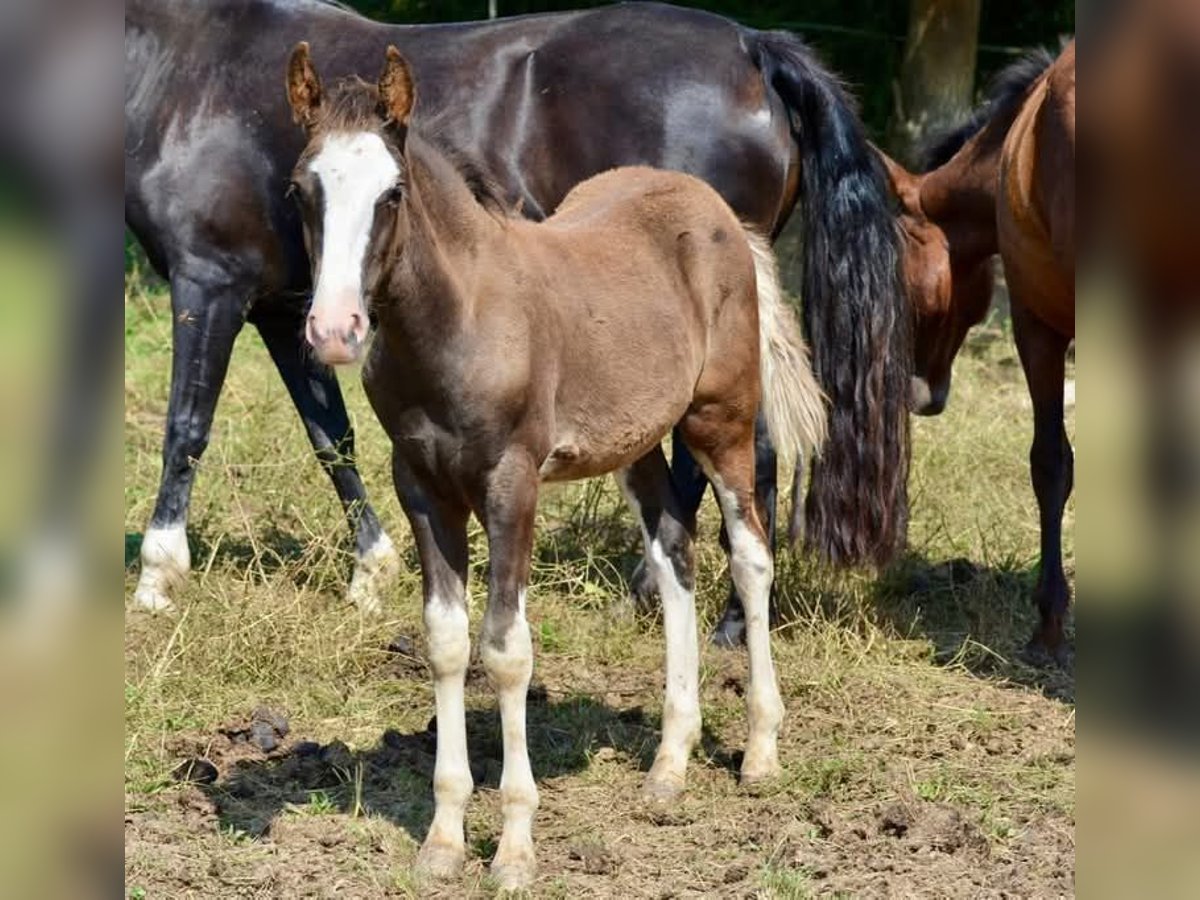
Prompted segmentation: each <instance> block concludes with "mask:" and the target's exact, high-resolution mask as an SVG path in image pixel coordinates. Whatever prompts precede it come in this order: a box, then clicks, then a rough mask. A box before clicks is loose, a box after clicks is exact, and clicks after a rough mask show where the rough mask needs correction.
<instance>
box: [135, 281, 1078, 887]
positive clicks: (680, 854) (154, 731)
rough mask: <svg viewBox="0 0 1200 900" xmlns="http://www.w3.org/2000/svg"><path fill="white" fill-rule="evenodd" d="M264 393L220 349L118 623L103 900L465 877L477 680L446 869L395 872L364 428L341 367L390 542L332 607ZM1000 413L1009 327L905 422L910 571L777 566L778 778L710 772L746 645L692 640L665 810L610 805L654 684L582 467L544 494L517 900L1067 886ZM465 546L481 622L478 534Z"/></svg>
mask: <svg viewBox="0 0 1200 900" xmlns="http://www.w3.org/2000/svg"><path fill="white" fill-rule="evenodd" d="M128 293H129V288H128V286H127V295H128ZM169 330H170V317H169V309H168V308H167V307H166V305H165V302H164V299H163V297H162V296H161V294H160V293H158V292H157V291H155V290H149V289H147V290H145V291H140V290H136V289H135V291H134V293H133V295H132V296H127V321H126V349H127V357H126V359H127V363H126V385H125V393H126V467H125V471H126V559H127V572H126V584H125V587H126V596H127V597H129V596H131V594H132V589H133V585H134V583H135V581H136V574H137V563H136V555H137V548H138V546H139V543H140V538H141V530H142V528H143V527H144V525H145V521H146V519H147V518H148V514H149V510H150V506H151V505H152V503H153V497H154V491H155V488H156V485H157V477H158V469H157V466H158V462H157V460H158V453H159V441H160V440H161V427H162V412H163V409H164V407H165V397H166V373H167V371H168V365H167V361H168V358H169V356H168V354H169V340H165V338H166V336H167V335H169ZM352 380H353V379H346V380H345V381H344V383H347V382H350V381H352ZM277 382H278V379H277V377H276V376H275V375H274V373H273V372H272V371H271V369H270V364H269V361H268V360H267V358H266V354H265V352H264V350H263V348H262V346H261V344H260V343H258V341H257V339H256V338H255V337H253V336H249V335H247V336H246V337H244V338H243V339H242V341H241V343H240V344H239V349H238V352H237V356H236V358H235V361H234V364H233V366H232V368H231V379H230V383H229V385H228V387H227V390H226V391H225V394H224V396H223V399H222V407H221V409H220V411H219V412H218V426H217V429H216V433H215V435H214V440H213V443H212V445H211V447H210V449H209V451H208V453H207V454H206V457H205V461H204V463H203V464H202V466H201V471H200V473H199V477H198V481H197V491H196V498H195V502H194V504H193V515H192V522H191V527H190V532H189V533H190V539H191V543H192V551H193V566H194V572H193V576H192V579H191V581H190V582H189V584H188V586H187V588H186V589H185V590H184V591H183V592H182V593H181V594H180V596H179V598H178V602H177V609H176V610H175V611H174V612H172V613H170V614H168V615H159V616H148V615H145V614H143V613H140V612H138V611H135V610H133V609H132V607H130V608H128V610H127V617H126V647H125V653H126V684H125V697H126V704H125V706H126V749H125V867H126V870H125V878H126V890H127V893H128V896H130V897H172V898H174V897H333V896H338V897H356V898H357V897H364V898H371V897H393V896H429V897H487V896H492V895H493V894H494V893H495V892H496V891H495V886H494V885H493V884H491V883H490V882H489V879H488V877H487V862H488V860H489V859H490V856H491V854H492V853H493V852H494V850H495V842H496V839H497V837H498V834H499V824H500V817H499V808H498V807H499V798H498V783H499V775H500V758H501V752H500V738H499V728H498V721H497V716H496V713H495V701H494V697H493V696H492V694H491V691H490V690H489V688H488V686H487V682H486V679H485V678H483V676H482V673H481V671H480V670H479V669H478V667H473V669H472V672H471V674H470V676H469V679H468V733H469V740H470V754H471V763H472V768H473V772H474V776H475V781H476V792H475V796H474V797H473V798H472V802H471V804H470V806H469V808H468V820H467V822H468V824H467V827H468V835H467V840H468V862H467V868H466V871H465V872H464V875H463V877H462V878H461V879H460V880H456V881H454V882H451V883H445V884H437V883H432V882H423V881H421V880H420V879H418V878H417V877H416V876H415V875H414V874H413V872H412V869H411V863H412V861H413V858H414V856H415V853H416V849H417V847H418V846H419V842H420V840H421V839H422V837H423V836H424V832H425V829H426V828H427V827H428V824H429V821H430V818H431V813H432V791H431V776H432V769H433V762H434V741H435V737H434V731H435V730H436V720H434V719H433V701H432V688H431V686H430V683H429V675H428V671H427V669H426V666H425V664H424V661H423V640H422V637H421V630H420V610H419V602H418V596H419V573H418V571H417V567H416V562H415V558H414V555H413V552H412V547H411V541H410V540H409V538H408V536H407V529H406V528H405V527H404V525H403V524H402V518H401V515H400V512H399V509H398V507H397V504H396V501H395V499H394V495H392V493H391V491H390V487H389V481H388V476H387V462H386V447H385V446H384V441H383V439H382V436H381V434H380V433H379V431H378V427H377V426H376V425H375V424H374V422H373V421H372V420H371V418H370V415H369V412H368V411H367V408H366V404H365V401H364V399H363V397H362V395H361V390H360V389H358V388H357V387H356V386H354V385H352V384H347V390H348V393H349V402H350V406H351V409H352V412H353V414H354V415H355V418H356V424H357V427H358V429H359V433H360V438H359V446H360V448H361V454H362V468H363V471H364V477H365V480H366V482H367V484H368V487H369V488H370V489H371V490H372V491H373V496H374V499H375V502H376V504H377V506H378V507H379V509H380V512H381V517H382V518H383V520H384V523H385V526H386V527H387V528H388V530H389V533H390V534H392V536H393V537H394V538H395V539H396V542H397V544H398V546H399V547H400V549H401V552H402V553H403V554H404V557H405V560H406V562H405V570H404V572H403V573H402V574H401V576H400V578H399V580H398V582H397V584H396V585H395V588H394V596H393V598H392V599H391V600H390V602H389V607H388V609H387V612H386V615H385V616H384V617H383V618H382V619H380V620H378V621H360V620H359V618H358V616H357V614H356V613H354V612H353V611H352V610H350V609H349V608H348V607H346V606H345V605H344V601H343V600H342V599H341V596H340V591H341V589H342V585H343V584H344V580H345V578H346V575H347V573H348V571H349V564H350V563H349V551H348V548H347V541H346V539H345V535H344V534H343V528H344V526H343V524H342V521H341V516H340V513H339V511H338V509H337V506H336V502H335V500H334V497H333V494H332V491H331V490H330V489H329V485H328V482H327V481H326V480H325V479H324V476H323V475H322V474H321V473H320V471H319V469H318V468H317V466H316V464H315V463H314V462H313V461H312V460H311V458H310V456H309V454H308V450H307V447H306V445H305V441H304V437H303V433H302V431H301V429H300V428H299V427H298V423H296V422H295V418H294V414H293V413H292V412H291V410H290V408H289V406H288V402H287V399H286V395H285V393H284V391H283V389H282V387H281V386H280V385H278V383H277ZM1028 419H1029V409H1028V400H1027V398H1026V397H1025V395H1024V388H1023V386H1022V384H1021V380H1020V373H1019V369H1018V368H1017V366H1016V365H1015V361H1014V354H1013V351H1012V347H1011V340H1010V339H1009V338H1008V337H1007V336H1006V335H1005V334H1004V332H1003V329H1002V328H993V329H991V330H987V329H985V330H984V331H983V332H981V333H980V335H979V336H977V337H976V338H975V339H974V340H973V342H972V345H971V347H970V348H969V352H968V354H967V355H966V356H965V357H964V358H963V359H962V360H960V363H959V367H958V370H957V372H956V380H955V386H954V398H953V400H952V407H951V409H949V410H948V411H947V412H946V414H945V415H944V416H943V417H941V418H940V419H939V420H931V421H927V422H926V421H922V422H918V423H917V426H916V428H917V430H916V434H915V436H914V449H915V459H914V470H913V480H912V485H913V488H912V494H913V528H912V545H913V547H912V552H911V554H910V556H909V557H908V558H907V559H906V560H904V561H903V562H902V563H901V564H899V565H898V566H897V567H896V568H895V569H894V570H892V571H890V572H888V573H885V574H884V576H883V577H882V578H879V579H877V578H875V577H874V576H873V575H871V574H870V573H849V574H846V575H830V574H828V573H823V572H820V571H818V570H817V569H815V567H814V566H813V565H812V564H811V563H809V562H807V561H805V560H803V559H799V558H797V557H795V556H792V555H791V554H789V553H784V554H783V556H781V559H780V563H779V573H778V583H779V588H780V593H781V598H782V601H783V605H784V607H785V609H786V611H787V613H788V617H789V619H790V620H791V622H792V624H791V625H789V626H788V627H787V628H784V629H782V630H781V631H780V633H779V634H778V635H777V637H776V640H775V641H774V650H775V654H776V660H777V666H778V669H779V675H780V683H781V689H782V691H783V694H784V698H785V702H786V705H787V718H786V722H785V727H784V732H783V734H782V736H781V743H780V755H781V759H782V762H783V764H784V769H785V773H784V776H783V777H782V778H781V779H780V780H779V781H778V782H776V783H773V784H770V785H766V786H762V787H760V788H758V789H756V790H753V791H749V790H746V789H743V788H741V787H739V785H738V783H737V778H736V772H737V765H738V762H739V751H740V748H741V746H742V742H743V740H744V736H745V715H744V697H743V690H744V687H745V684H746V662H745V654H744V653H743V652H729V651H722V650H718V649H716V648H713V647H706V648H705V650H704V654H703V659H702V712H703V716H704V721H705V730H704V737H703V741H702V746H701V748H700V749H699V750H698V751H697V753H696V754H695V755H694V756H693V759H692V761H691V768H690V770H689V781H688V789H687V791H686V793H685V795H684V797H683V798H682V799H681V800H680V801H678V802H677V803H676V804H674V805H672V806H670V807H667V808H662V807H657V806H648V805H646V804H644V803H643V802H641V801H640V800H639V798H638V789H639V785H640V783H641V779H642V778H643V777H644V774H645V771H646V769H647V768H648V766H649V762H650V760H651V759H652V757H653V753H654V749H655V745H656V741H657V733H658V732H657V729H658V724H659V716H660V713H661V704H662V696H661V692H662V679H663V675H662V668H661V665H662V635H661V631H660V629H659V627H658V625H657V623H656V622H654V621H653V620H649V619H641V618H638V617H636V616H634V615H633V614H632V612H631V611H630V610H629V608H628V607H627V606H626V605H625V604H624V603H623V602H622V600H621V598H622V596H623V583H624V579H625V578H626V577H627V576H628V574H629V571H630V569H631V568H632V565H633V563H634V560H635V559H636V554H635V551H636V544H637V536H636V531H635V529H634V527H633V524H632V522H631V521H630V520H629V518H628V516H627V515H626V514H625V513H624V512H623V510H622V509H621V506H620V502H619V498H618V497H617V493H616V491H615V489H614V488H613V487H612V486H611V485H609V484H607V483H603V482H597V483H594V484H588V485H582V486H575V487H570V488H566V489H562V490H558V491H555V492H552V493H551V494H550V495H549V496H547V498H546V499H545V500H544V502H543V504H542V507H541V511H540V521H539V538H538V546H537V550H536V555H535V565H534V579H533V586H532V588H531V592H530V602H529V608H530V620H531V626H532V628H533V632H534V642H535V660H536V661H535V670H534V684H533V686H532V688H531V691H530V706H529V736H530V750H531V758H532V762H533V768H534V773H535V776H536V778H537V780H538V786H539V790H540V792H541V807H540V809H539V811H538V814H537V818H536V822H535V832H534V834H535V840H536V842H537V859H538V866H539V875H538V880H537V882H536V884H535V886H534V889H533V891H532V893H533V895H535V896H538V897H564V898H565V897H570V898H576V897H630V898H633V897H638V898H641V897H650V898H667V897H781V898H782V897H787V898H796V897H810V896H814V897H815V896H854V897H972V898H975V897H1062V896H1073V894H1074V867H1075V812H1074V809H1075V706H1074V698H1075V689H1074V673H1073V671H1070V670H1068V671H1063V670H1058V669H1053V670H1047V669H1040V668H1035V667H1031V666H1029V665H1026V664H1025V663H1024V662H1022V660H1021V655H1020V651H1021V647H1022V645H1023V642H1024V639H1025V638H1026V637H1027V636H1028V634H1029V632H1030V630H1031V629H1032V626H1033V622H1034V618H1035V615H1034V613H1033V611H1032V609H1031V608H1030V606H1029V600H1028V597H1029V592H1030V589H1031V587H1032V584H1033V580H1034V578H1035V564H1036V547H1037V519H1036V510H1035V507H1034V505H1033V498H1032V493H1031V491H1030V490H1029V487H1028V474H1027V470H1026V462H1025V460H1026V458H1027V457H1026V452H1027V451H1026V448H1027V442H1028V440H1029V435H1030V425H1029V422H1028ZM1071 521H1073V507H1072V510H1071V511H1070V512H1069V520H1068V531H1070V524H1071ZM702 531H703V533H702V536H701V545H700V549H699V551H698V557H699V566H700V574H699V581H698V594H699V599H700V606H701V609H702V621H703V623H704V627H708V625H710V624H711V622H712V620H713V618H714V617H715V616H716V615H717V613H718V612H719V609H720V605H721V602H722V600H723V597H724V591H725V589H726V588H725V585H726V584H727V574H726V572H725V568H724V561H723V558H722V556H721V553H720V550H719V548H718V546H717V540H716V522H715V517H714V514H713V511H712V510H711V509H709V510H708V512H707V513H706V518H705V519H704V521H703V527H702ZM472 546H473V551H474V553H473V556H474V561H473V565H474V567H475V571H474V573H473V586H472V597H473V603H472V607H473V608H472V619H473V621H474V622H476V623H477V622H478V617H479V615H480V614H481V605H482V595H481V590H482V588H481V584H482V583H483V577H482V575H483V572H484V566H485V563H486V560H485V558H484V557H485V553H484V548H483V544H482V542H481V538H480V535H479V534H478V532H475V533H474V534H473V542H472ZM1067 556H1068V560H1069V562H1070V563H1071V564H1072V565H1073V543H1072V542H1071V541H1070V539H1069V538H1068V548H1067Z"/></svg>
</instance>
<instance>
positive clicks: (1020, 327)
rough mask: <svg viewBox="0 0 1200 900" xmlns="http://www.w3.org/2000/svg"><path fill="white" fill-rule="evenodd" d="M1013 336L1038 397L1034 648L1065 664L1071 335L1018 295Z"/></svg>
mask: <svg viewBox="0 0 1200 900" xmlns="http://www.w3.org/2000/svg"><path fill="white" fill-rule="evenodd" d="M1013 299H1014V303H1013V305H1012V317H1013V336H1014V337H1015V339H1016V343H1017V352H1018V353H1019V354H1020V356H1021V365H1022V367H1023V368H1024V370H1025V380H1026V383H1027V384H1028V385H1029V396H1030V398H1031V399H1032V401H1033V447H1032V449H1031V450H1030V453H1029V466H1030V474H1031V476H1032V481H1033V492H1034V494H1035V495H1036V496H1037V503H1038V513H1039V517H1040V519H1041V529H1042V561H1041V572H1040V573H1039V575H1038V583H1037V588H1036V589H1035V592H1034V598H1035V600H1036V601H1037V607H1038V612H1039V613H1040V616H1041V622H1040V624H1039V627H1038V630H1037V631H1036V632H1035V633H1034V635H1033V639H1032V641H1031V642H1030V649H1032V650H1035V651H1036V650H1040V649H1044V650H1046V651H1048V652H1050V653H1051V654H1053V656H1054V658H1055V659H1056V660H1057V661H1059V662H1062V661H1063V660H1064V658H1065V654H1066V648H1065V647H1064V646H1063V625H1064V622H1065V619H1066V615H1067V608H1068V606H1069V605H1070V601H1071V591H1070V588H1069V587H1068V586H1067V577H1066V574H1065V573H1064V572H1063V564H1062V517H1063V508H1064V507H1065V506H1066V503H1067V498H1068V497H1069V496H1070V495H1071V488H1072V486H1073V484H1074V456H1073V454H1072V452H1071V443H1070V441H1069V440H1068V439H1067V432H1066V428H1065V427H1064V426H1063V376H1064V372H1065V366H1066V354H1067V346H1068V345H1069V344H1070V342H1071V340H1070V338H1067V337H1063V336H1062V335H1061V334H1058V333H1057V332H1056V331H1054V330H1053V329H1051V328H1050V327H1049V326H1047V325H1045V324H1044V323H1043V322H1042V321H1041V320H1040V319H1038V318H1037V317H1036V316H1034V315H1033V314H1032V313H1030V312H1029V311H1028V310H1027V309H1026V308H1025V307H1024V306H1023V305H1022V304H1021V303H1020V302H1019V301H1017V297H1016V295H1015V294H1014V298H1013Z"/></svg>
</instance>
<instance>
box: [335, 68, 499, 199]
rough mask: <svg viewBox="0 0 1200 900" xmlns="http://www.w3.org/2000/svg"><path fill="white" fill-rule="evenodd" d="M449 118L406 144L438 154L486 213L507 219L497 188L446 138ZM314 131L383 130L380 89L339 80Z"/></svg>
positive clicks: (411, 132)
mask: <svg viewBox="0 0 1200 900" xmlns="http://www.w3.org/2000/svg"><path fill="white" fill-rule="evenodd" d="M449 124H450V122H449V115H448V114H445V113H443V114H442V115H439V116H437V117H435V118H434V119H432V120H430V121H426V122H421V123H419V125H417V126H415V127H414V126H410V127H409V129H408V142H409V144H410V145H411V149H413V150H414V151H416V152H419V153H420V152H423V153H425V154H426V155H428V154H429V153H431V152H432V153H434V154H437V155H438V156H441V157H442V158H443V159H445V160H446V162H447V163H449V164H450V166H451V167H452V168H453V169H454V170H455V172H457V173H458V175H459V177H461V178H462V180H463V181H465V182H466V184H467V188H468V189H469V190H470V191H471V195H472V196H473V197H474V198H475V200H476V201H477V202H478V203H479V204H480V206H482V207H484V208H485V209H486V210H487V211H488V212H490V213H493V214H498V215H500V216H502V217H507V216H509V215H511V214H512V210H511V209H510V208H509V204H507V203H506V202H505V200H504V195H503V192H502V191H501V190H500V186H499V185H498V183H497V182H496V181H495V179H493V178H492V177H491V176H490V175H489V174H488V173H487V171H486V170H485V169H484V167H483V166H482V165H481V164H480V163H479V162H478V161H477V160H475V159H473V158H472V157H471V156H469V155H467V154H466V153H465V152H464V151H462V150H461V149H459V148H458V147H456V146H454V144H453V143H452V142H451V141H450V139H449V138H448V137H447V132H448V131H449ZM317 128H319V129H320V130H322V131H364V130H366V131H369V130H383V129H384V128H385V123H384V121H383V119H382V111H381V108H380V103H379V89H378V88H377V87H376V86H375V85H374V84H372V83H371V82H369V81H364V80H363V79H362V78H359V77H358V76H356V75H354V76H351V77H349V78H342V79H339V80H338V81H337V82H336V83H335V84H334V85H333V87H332V88H331V89H330V90H329V91H328V92H327V93H326V94H325V96H324V98H323V99H322V103H321V112H320V114H319V117H318V120H317Z"/></svg>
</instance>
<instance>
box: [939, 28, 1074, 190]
mask: <svg viewBox="0 0 1200 900" xmlns="http://www.w3.org/2000/svg"><path fill="white" fill-rule="evenodd" d="M1053 62H1054V56H1053V54H1051V53H1050V51H1049V50H1047V49H1045V48H1044V47H1039V48H1037V49H1036V50H1031V51H1029V52H1028V53H1026V54H1024V55H1023V56H1022V57H1021V58H1020V59H1018V60H1017V61H1016V62H1014V63H1011V64H1009V65H1007V66H1005V67H1004V68H1003V69H1001V70H1000V71H999V72H997V73H996V75H995V76H993V78H992V80H991V82H990V83H989V84H988V87H987V90H986V91H985V92H984V99H983V102H982V103H980V104H979V105H978V106H977V107H975V109H974V111H972V113H971V115H970V116H969V117H968V118H967V120H966V121H965V122H963V123H962V124H961V125H957V126H955V127H954V128H952V129H950V130H949V131H946V132H944V133H942V134H941V135H938V136H936V137H935V138H934V139H933V141H932V143H931V144H930V145H929V146H928V147H926V149H925V152H924V154H923V156H922V160H921V171H923V172H929V171H932V170H933V169H936V168H938V167H939V166H943V165H945V164H946V163H947V162H949V161H950V160H951V159H952V158H953V157H954V155H955V154H956V153H958V151H959V150H961V149H962V148H963V146H964V145H965V144H966V143H967V141H969V140H971V138H973V137H975V135H977V134H979V132H981V131H983V129H984V128H985V127H986V126H987V124H988V123H989V122H991V121H993V120H994V119H998V118H1002V117H1006V116H1013V115H1015V114H1016V111H1017V109H1018V108H1019V107H1020V105H1021V102H1022V101H1023V100H1024V99H1025V94H1026V92H1027V91H1028V90H1029V88H1030V87H1031V86H1032V85H1033V83H1034V82H1035V81H1037V80H1038V79H1039V78H1040V77H1041V76H1042V74H1043V73H1044V72H1045V71H1046V70H1047V69H1048V68H1050V65H1051V64H1052V63H1053Z"/></svg>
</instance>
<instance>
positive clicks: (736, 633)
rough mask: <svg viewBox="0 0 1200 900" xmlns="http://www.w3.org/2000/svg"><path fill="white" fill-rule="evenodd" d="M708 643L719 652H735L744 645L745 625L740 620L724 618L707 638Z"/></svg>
mask: <svg viewBox="0 0 1200 900" xmlns="http://www.w3.org/2000/svg"><path fill="white" fill-rule="evenodd" d="M708 641H709V643H710V644H712V645H713V646H714V647H718V648H719V649H721V650H736V649H737V648H738V647H741V646H744V645H745V643H746V623H745V622H744V621H742V620H741V619H732V618H728V617H724V618H722V619H721V621H720V622H718V623H717V627H716V628H714V629H713V632H712V634H710V635H709V636H708Z"/></svg>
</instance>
